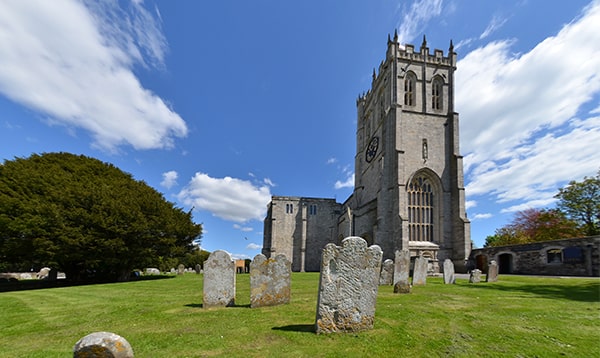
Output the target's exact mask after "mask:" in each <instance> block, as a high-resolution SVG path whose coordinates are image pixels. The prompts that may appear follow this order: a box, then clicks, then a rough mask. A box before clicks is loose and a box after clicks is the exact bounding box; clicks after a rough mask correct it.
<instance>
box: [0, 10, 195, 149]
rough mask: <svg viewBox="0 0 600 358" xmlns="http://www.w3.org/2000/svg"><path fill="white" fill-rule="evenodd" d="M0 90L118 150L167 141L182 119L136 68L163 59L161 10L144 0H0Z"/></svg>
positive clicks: (181, 128) (180, 129) (181, 127)
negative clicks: (147, 5)
mask: <svg viewBox="0 0 600 358" xmlns="http://www.w3.org/2000/svg"><path fill="white" fill-rule="evenodd" d="M0 38H2V41H0V93H2V94H3V95H4V96H6V97H8V98H10V99H11V100H12V101H14V102H17V103H19V104H21V105H23V106H26V107H28V108H30V109H32V110H34V111H36V112H38V113H40V114H41V115H42V116H43V117H49V123H52V124H59V125H64V126H66V127H68V128H81V129H83V130H85V131H87V132H89V133H90V135H91V136H92V137H93V139H94V143H93V144H94V146H97V147H100V148H102V149H104V150H108V151H114V150H117V148H118V147H119V146H121V145H124V144H128V145H131V146H132V147H134V148H136V149H150V148H169V147H172V146H173V140H174V138H176V137H184V136H186V135H187V126H186V124H185V122H184V121H183V119H182V118H181V117H180V116H179V115H178V114H177V113H176V112H175V111H174V110H173V109H172V108H171V107H170V106H169V105H168V104H167V103H165V101H164V100H162V99H161V98H160V97H158V96H157V95H156V94H154V93H152V92H151V91H150V90H148V89H146V88H144V87H143V86H142V84H141V83H140V81H139V80H138V78H137V77H136V75H135V74H134V72H133V68H134V66H136V65H140V66H143V67H145V68H157V67H161V66H162V65H163V63H164V62H163V61H164V56H165V53H166V51H167V48H168V46H167V42H166V40H165V38H164V36H163V35H162V29H161V23H160V17H159V15H158V12H156V11H155V12H154V14H153V13H152V12H150V11H148V10H147V9H145V8H144V7H143V4H141V2H138V3H135V2H132V3H125V2H116V1H100V2H96V1H89V2H87V3H81V2H78V1H74V0H55V1H19V0H15V1H11V0H8V1H2V2H0Z"/></svg>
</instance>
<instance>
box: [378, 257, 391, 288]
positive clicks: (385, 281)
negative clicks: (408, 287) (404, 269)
mask: <svg viewBox="0 0 600 358" xmlns="http://www.w3.org/2000/svg"><path fill="white" fill-rule="evenodd" d="M393 283H394V261H392V260H390V259H387V260H385V261H383V264H382V265H381V275H380V276H379V285H391V284H393Z"/></svg>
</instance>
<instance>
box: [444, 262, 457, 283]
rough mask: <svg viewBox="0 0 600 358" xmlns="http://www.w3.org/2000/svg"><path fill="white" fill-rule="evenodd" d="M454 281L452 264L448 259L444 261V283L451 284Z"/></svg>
mask: <svg viewBox="0 0 600 358" xmlns="http://www.w3.org/2000/svg"><path fill="white" fill-rule="evenodd" d="M455 281H456V277H455V275H454V263H453V262H452V260H450V259H445V260H444V283H445V284H453V283H455Z"/></svg>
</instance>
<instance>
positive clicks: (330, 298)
mask: <svg viewBox="0 0 600 358" xmlns="http://www.w3.org/2000/svg"><path fill="white" fill-rule="evenodd" d="M382 256H383V252H382V251H381V248H380V247H379V246H377V245H373V246H370V247H367V242H366V241H365V240H364V239H362V238H360V237H356V236H353V237H347V238H345V239H344V240H342V246H336V245H335V244H331V243H330V244H327V245H326V246H325V248H324V249H323V253H322V260H321V276H320V280H319V298H318V302H317V317H316V322H315V331H316V332H317V333H333V332H358V331H364V330H368V329H372V328H373V323H374V319H375V302H376V300H377V290H378V289H379V272H380V269H381V257H382Z"/></svg>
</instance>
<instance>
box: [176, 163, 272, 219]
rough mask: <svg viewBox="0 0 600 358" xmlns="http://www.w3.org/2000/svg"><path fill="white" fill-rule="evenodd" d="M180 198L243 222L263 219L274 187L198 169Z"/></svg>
mask: <svg viewBox="0 0 600 358" xmlns="http://www.w3.org/2000/svg"><path fill="white" fill-rule="evenodd" d="M178 199H179V200H180V201H181V202H183V203H184V204H185V205H188V206H193V207H195V208H196V209H199V210H205V211H208V212H211V213H212V214H213V215H214V216H217V217H219V218H221V219H224V220H229V221H234V222H238V223H243V222H247V221H249V220H263V219H264V216H265V214H266V209H267V204H268V203H269V202H270V201H271V190H270V187H269V186H268V185H260V186H258V185H255V184H253V183H252V182H251V181H247V180H242V179H237V178H231V177H224V178H212V177H210V176H209V175H208V174H205V173H196V175H194V177H193V178H192V179H191V180H190V182H189V183H188V184H187V186H186V187H185V188H184V189H183V190H181V191H180V192H179V194H178Z"/></svg>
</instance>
